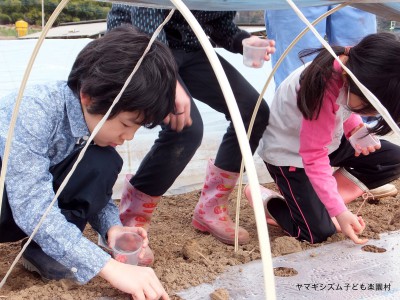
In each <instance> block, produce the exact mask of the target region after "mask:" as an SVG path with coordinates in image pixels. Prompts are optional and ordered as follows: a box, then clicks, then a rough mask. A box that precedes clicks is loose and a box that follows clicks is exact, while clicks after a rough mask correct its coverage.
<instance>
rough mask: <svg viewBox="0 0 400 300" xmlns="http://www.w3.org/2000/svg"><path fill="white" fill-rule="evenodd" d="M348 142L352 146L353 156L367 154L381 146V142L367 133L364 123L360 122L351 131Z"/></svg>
mask: <svg viewBox="0 0 400 300" xmlns="http://www.w3.org/2000/svg"><path fill="white" fill-rule="evenodd" d="M349 142H350V143H351V145H352V146H353V148H354V150H356V151H355V156H356V157H357V156H360V154H363V155H368V154H370V153H372V152H375V150H378V149H380V148H381V143H380V141H379V139H378V138H376V137H375V136H374V135H372V134H369V132H368V130H367V128H366V127H365V125H364V124H360V125H359V126H357V127H356V128H354V129H353V130H352V132H351V136H350V138H349Z"/></svg>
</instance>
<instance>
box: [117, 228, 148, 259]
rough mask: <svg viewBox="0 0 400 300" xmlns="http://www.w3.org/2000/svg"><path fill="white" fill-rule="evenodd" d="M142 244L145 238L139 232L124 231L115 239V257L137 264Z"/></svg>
mask: <svg viewBox="0 0 400 300" xmlns="http://www.w3.org/2000/svg"><path fill="white" fill-rule="evenodd" d="M142 245H143V238H142V237H141V236H140V235H138V234H137V233H134V232H122V233H120V234H119V236H118V237H117V239H116V240H115V245H114V247H113V248H112V252H113V257H114V259H115V260H117V261H119V262H122V263H126V264H130V265H137V264H138V262H139V253H140V251H141V249H142Z"/></svg>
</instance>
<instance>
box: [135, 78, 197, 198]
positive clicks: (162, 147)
mask: <svg viewBox="0 0 400 300" xmlns="http://www.w3.org/2000/svg"><path fill="white" fill-rule="evenodd" d="M180 82H181V84H182V86H183V87H184V88H185V84H184V83H183V82H182V81H181V80H180ZM190 116H191V118H192V121H193V123H192V125H191V126H188V127H185V128H184V129H183V130H182V131H181V132H176V131H175V130H172V129H171V128H170V127H169V126H166V125H161V128H162V129H161V131H160V133H159V135H158V138H157V139H156V140H155V142H154V145H153V146H152V148H151V149H150V151H149V153H147V155H146V156H145V158H144V159H143V160H142V162H141V164H140V166H139V168H138V170H137V172H136V174H135V175H134V176H132V178H131V180H130V183H131V184H132V186H133V187H135V188H136V189H137V190H139V191H141V192H143V193H145V194H147V195H149V196H162V195H163V194H164V193H165V192H166V191H167V190H168V189H169V188H170V187H171V185H172V184H173V183H174V181H175V179H176V178H177V177H178V176H179V174H180V173H181V172H182V171H183V169H184V168H185V167H186V165H187V164H188V163H189V161H190V160H191V159H192V157H193V155H194V154H195V152H196V150H197V148H198V147H199V146H200V144H201V140H202V138H203V121H202V119H201V116H200V113H199V111H198V109H197V107H196V104H195V103H194V101H193V99H191V109H190Z"/></svg>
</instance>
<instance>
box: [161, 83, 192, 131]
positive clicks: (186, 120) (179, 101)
mask: <svg viewBox="0 0 400 300" xmlns="http://www.w3.org/2000/svg"><path fill="white" fill-rule="evenodd" d="M175 110H176V112H175V113H170V114H169V115H168V116H167V117H166V118H165V119H164V124H170V126H171V129H172V130H176V131H177V132H180V131H182V129H183V128H184V127H185V126H190V125H192V118H191V117H190V97H189V95H188V94H187V93H186V91H185V90H184V88H183V87H182V85H181V84H180V83H179V81H176V92H175Z"/></svg>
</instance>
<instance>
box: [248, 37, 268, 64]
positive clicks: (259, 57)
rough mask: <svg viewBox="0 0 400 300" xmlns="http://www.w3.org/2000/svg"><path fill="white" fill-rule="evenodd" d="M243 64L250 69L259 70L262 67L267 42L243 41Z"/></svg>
mask: <svg viewBox="0 0 400 300" xmlns="http://www.w3.org/2000/svg"><path fill="white" fill-rule="evenodd" d="M242 44H243V64H244V65H245V66H247V67H251V68H256V69H258V68H261V67H262V66H263V65H264V56H265V52H266V51H267V46H268V45H269V42H268V41H267V40H265V39H258V40H256V39H251V40H249V39H244V40H243V41H242Z"/></svg>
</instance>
